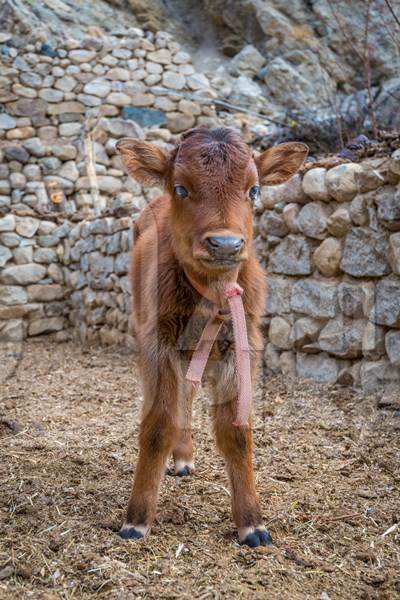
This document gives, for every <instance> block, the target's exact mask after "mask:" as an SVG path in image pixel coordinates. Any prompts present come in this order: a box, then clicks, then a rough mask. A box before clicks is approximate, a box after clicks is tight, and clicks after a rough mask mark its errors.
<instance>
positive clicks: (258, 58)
mask: <svg viewBox="0 0 400 600" xmlns="http://www.w3.org/2000/svg"><path fill="white" fill-rule="evenodd" d="M264 64H265V58H264V57H263V55H262V54H260V52H259V51H258V50H257V48H255V47H254V46H252V45H251V44H248V45H247V46H244V47H243V48H242V49H241V51H240V52H238V53H237V54H236V56H234V57H233V58H232V60H231V61H230V63H229V65H228V71H229V73H230V74H231V75H234V76H236V77H237V76H239V75H247V76H250V77H253V76H254V75H256V74H257V73H258V71H259V70H260V69H261V67H262V66H263V65H264Z"/></svg>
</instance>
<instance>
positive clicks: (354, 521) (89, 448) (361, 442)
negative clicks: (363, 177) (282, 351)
mask: <svg viewBox="0 0 400 600" xmlns="http://www.w3.org/2000/svg"><path fill="white" fill-rule="evenodd" d="M6 350H8V351H9V349H7V348H3V349H2V350H0V354H1V352H2V354H3V355H2V356H0V363H2V366H3V369H2V372H3V374H4V370H5V369H7V368H8V367H9V368H10V370H12V366H13V360H14V358H12V357H10V356H8V358H7V357H6V356H5V354H6ZM7 361H9V362H8V363H7ZM132 363H133V360H132V356H129V355H128V354H125V353H123V352H122V351H120V352H117V351H111V350H100V349H95V350H90V351H83V350H82V349H80V348H79V347H77V346H74V345H72V344H65V345H52V344H50V343H48V342H40V343H37V342H36V343H33V342H30V343H28V344H26V346H25V348H24V352H23V357H22V360H21V361H20V362H19V364H18V366H17V368H16V370H15V373H14V375H12V376H11V377H10V378H9V379H8V380H7V381H5V382H4V379H3V383H2V384H1V400H0V412H1V422H0V448H1V463H0V486H1V498H0V530H1V538H0V598H1V600H3V599H4V600H6V599H7V600H8V599H14V598H24V599H25V598H33V599H41V600H53V599H54V600H55V599H58V598H64V599H70V598H77V599H87V598H94V597H96V598H106V599H120V600H127V599H128V600H129V599H130V598H146V599H147V598H188V599H189V598H198V599H200V598H201V599H203V600H205V599H208V598H210V599H211V598H260V599H261V598H266V597H268V598H272V599H274V598H277V599H278V598H279V599H297V598H302V599H308V598H309V599H313V600H315V599H317V600H319V599H320V600H328V598H329V599H331V600H334V599H347V598H349V599H350V598H352V599H354V598H362V599H378V598H379V599H388V600H389V599H390V600H391V599H394V598H395V597H397V596H398V594H399V593H400V574H399V564H400V547H399V541H400V530H399V529H396V527H393V526H394V525H395V524H396V523H398V522H399V507H400V504H399V473H400V471H399V431H400V417H399V416H396V414H397V413H396V412H395V411H393V410H378V409H377V407H376V406H377V402H376V398H369V399H361V398H359V397H357V396H356V395H355V394H353V393H351V392H350V391H349V390H343V389H340V388H335V387H327V386H316V385H313V384H308V383H307V384H305V383H304V382H303V383H291V382H287V381H286V382H285V381H283V380H281V379H275V380H269V381H266V382H265V389H264V390H263V389H261V388H260V389H259V391H258V394H257V399H256V418H255V439H256V448H255V467H256V473H257V481H258V490H259V492H260V495H261V498H262V505H263V509H264V514H265V518H266V521H267V522H268V524H269V529H270V531H271V533H272V535H273V537H274V540H275V546H274V547H273V548H266V549H261V550H251V549H247V548H244V547H240V546H238V545H237V543H236V536H235V531H234V527H233V525H232V522H231V517H230V508H229V497H228V495H229V492H228V486H227V480H226V476H225V473H224V471H223V466H222V461H221V459H220V458H219V457H217V455H216V453H215V450H214V445H213V442H212V437H211V435H210V433H209V429H210V428H209V425H208V418H207V404H206V402H205V400H204V399H203V398H199V399H198V400H197V402H196V407H195V443H196V460H197V469H198V470H197V474H196V475H195V476H193V477H191V478H184V479H178V478H169V477H168V478H166V479H165V481H164V484H163V489H162V494H161V499H160V504H159V517H158V521H157V523H156V525H155V527H154V528H153V531H152V535H151V536H150V537H149V538H148V539H147V540H144V541H140V542H132V541H128V542H126V541H122V540H120V539H119V538H118V537H117V535H116V531H117V530H118V527H119V525H120V523H121V521H122V519H123V515H124V510H125V506H126V503H127V498H128V494H129V488H130V483H131V477H132V464H133V463H134V458H135V455H136V451H137V447H136V439H137V438H136V433H137V408H138V401H139V392H138V388H137V384H136V382H135V374H134V370H133V366H132ZM4 365H6V367H4ZM206 423H207V425H206ZM389 528H392V529H391V530H390V529H389ZM388 530H389V532H388V533H387V534H386V535H383V534H384V533H385V532H387V531H388Z"/></svg>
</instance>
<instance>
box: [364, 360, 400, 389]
mask: <svg viewBox="0 0 400 600" xmlns="http://www.w3.org/2000/svg"><path fill="white" fill-rule="evenodd" d="M361 385H362V389H363V391H364V393H366V394H372V393H374V392H378V391H382V390H386V391H391V390H393V391H396V392H397V391H398V389H399V386H400V369H399V368H398V367H395V366H393V365H391V364H390V362H389V361H388V360H387V359H385V358H383V359H381V360H377V361H369V360H364V361H363V362H362V365H361Z"/></svg>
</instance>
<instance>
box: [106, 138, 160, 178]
mask: <svg viewBox="0 0 400 600" xmlns="http://www.w3.org/2000/svg"><path fill="white" fill-rule="evenodd" d="M115 147H116V150H117V152H118V154H120V155H121V159H122V162H123V164H124V166H125V168H126V170H127V172H128V174H129V175H130V176H131V177H133V179H136V181H138V182H139V183H144V184H148V185H160V184H163V183H164V181H165V176H166V172H167V166H168V157H167V155H166V154H165V153H164V152H163V151H162V150H161V148H159V147H158V146H156V145H155V144H149V143H148V142H142V141H141V140H135V139H133V138H122V139H121V140H119V141H118V142H117V143H116V145H115Z"/></svg>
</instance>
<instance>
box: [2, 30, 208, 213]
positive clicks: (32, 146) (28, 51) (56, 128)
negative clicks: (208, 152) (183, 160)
mask: <svg viewBox="0 0 400 600" xmlns="http://www.w3.org/2000/svg"><path fill="white" fill-rule="evenodd" d="M0 58H1V60H0V210H1V209H3V210H5V209H7V208H9V209H10V208H16V209H21V208H23V209H25V210H33V211H37V210H39V211H40V212H43V211H44V210H49V209H52V210H55V211H57V210H58V211H62V212H64V213H67V214H71V215H73V214H74V213H76V212H77V211H78V212H84V213H85V212H86V213H88V212H90V211H91V210H92V209H94V208H97V209H100V210H101V209H104V208H117V207H121V206H122V207H125V208H129V209H135V208H136V209H140V208H141V206H140V197H141V196H142V190H141V188H140V186H139V185H138V184H135V183H134V182H132V181H131V180H129V179H128V178H127V176H126V174H125V173H124V171H123V170H122V167H121V163H120V160H119V157H118V156H116V154H115V141H116V140H117V139H118V138H121V137H123V136H130V137H135V138H139V139H145V138H146V137H147V139H149V140H153V141H156V142H157V143H159V144H160V145H161V146H162V145H167V146H168V144H170V143H171V142H173V140H174V136H175V135H176V134H178V133H180V132H182V131H184V130H186V129H188V128H190V127H192V126H195V125H201V124H203V125H212V124H215V123H216V115H215V110H214V108H213V106H212V99H213V97H214V96H215V93H214V92H213V91H212V90H211V88H210V84H209V80H208V79H207V77H206V76H205V75H203V74H201V73H197V72H196V71H195V69H194V68H193V66H192V64H191V58H190V55H189V54H187V53H186V52H184V51H183V50H182V49H181V47H180V45H179V44H178V43H177V42H176V41H174V39H173V38H172V37H171V35H169V34H168V33H166V32H158V33H157V34H153V33H151V32H146V33H145V32H143V31H142V30H141V29H139V28H129V29H127V30H125V31H124V30H120V31H119V34H118V35H102V36H101V37H90V36H88V37H86V38H85V39H83V40H79V41H77V40H75V39H67V40H65V41H64V42H63V43H60V45H59V46H57V47H52V46H50V45H49V44H47V43H42V42H37V43H35V44H27V45H25V46H22V47H15V45H13V37H12V35H11V34H8V33H1V34H0ZM94 174H96V175H97V177H94ZM96 197H98V200H96ZM94 201H95V204H96V206H93V202H94ZM138 203H139V206H138Z"/></svg>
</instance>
